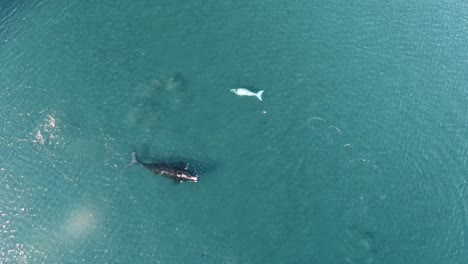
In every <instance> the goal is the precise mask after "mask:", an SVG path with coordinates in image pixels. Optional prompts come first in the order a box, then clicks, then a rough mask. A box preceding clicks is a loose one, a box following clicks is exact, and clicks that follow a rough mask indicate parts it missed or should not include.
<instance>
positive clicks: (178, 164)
mask: <svg viewBox="0 0 468 264" xmlns="http://www.w3.org/2000/svg"><path fill="white" fill-rule="evenodd" d="M145 152H146V151H145ZM131 157H132V160H131V162H130V163H129V164H128V165H127V167H130V166H132V165H135V164H140V165H142V166H143V167H144V168H146V169H147V170H149V171H151V172H153V173H154V174H157V175H159V176H163V177H166V178H169V179H171V180H173V181H174V183H180V182H198V180H199V175H200V174H202V173H207V172H209V171H212V170H214V168H215V165H214V162H203V161H200V160H198V159H195V158H191V157H183V156H169V157H165V158H151V160H152V161H151V162H147V161H144V160H142V159H141V158H140V156H139V154H138V153H137V151H136V149H135V148H134V149H133V152H132V156H131Z"/></svg>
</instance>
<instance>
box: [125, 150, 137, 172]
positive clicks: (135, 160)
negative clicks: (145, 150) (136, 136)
mask: <svg viewBox="0 0 468 264" xmlns="http://www.w3.org/2000/svg"><path fill="white" fill-rule="evenodd" d="M137 163H140V160H139V159H138V155H137V152H136V150H135V148H134V149H133V151H132V160H131V161H130V162H129V163H128V164H127V166H125V168H128V167H130V166H133V165H135V164H137Z"/></svg>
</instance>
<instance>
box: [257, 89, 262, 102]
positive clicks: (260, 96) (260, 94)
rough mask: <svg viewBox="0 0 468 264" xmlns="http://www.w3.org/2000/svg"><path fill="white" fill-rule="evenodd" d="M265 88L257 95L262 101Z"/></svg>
mask: <svg viewBox="0 0 468 264" xmlns="http://www.w3.org/2000/svg"><path fill="white" fill-rule="evenodd" d="M263 92H264V90H261V91H260V92H258V93H257V94H256V95H255V96H257V98H258V100H260V101H263V100H262V94H263Z"/></svg>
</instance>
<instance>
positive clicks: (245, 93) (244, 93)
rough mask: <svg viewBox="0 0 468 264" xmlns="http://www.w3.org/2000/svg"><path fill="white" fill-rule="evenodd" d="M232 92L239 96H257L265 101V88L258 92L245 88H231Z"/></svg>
mask: <svg viewBox="0 0 468 264" xmlns="http://www.w3.org/2000/svg"><path fill="white" fill-rule="evenodd" d="M231 92H233V93H235V94H237V95H239V96H256V97H257V98H258V100H260V101H263V100H262V94H263V90H261V91H259V92H258V93H254V92H251V91H249V90H247V89H245V88H237V89H231Z"/></svg>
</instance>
